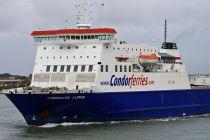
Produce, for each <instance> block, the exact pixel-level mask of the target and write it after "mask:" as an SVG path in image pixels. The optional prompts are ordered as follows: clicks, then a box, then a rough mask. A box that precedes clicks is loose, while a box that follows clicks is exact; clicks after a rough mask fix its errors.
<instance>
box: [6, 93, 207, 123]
mask: <svg viewBox="0 0 210 140" xmlns="http://www.w3.org/2000/svg"><path fill="white" fill-rule="evenodd" d="M6 96H7V97H8V98H9V100H10V101H11V102H12V103H13V104H14V105H15V106H16V107H17V109H18V110H19V111H20V112H21V114H22V115H23V117H24V118H25V120H26V122H27V124H28V125H36V126H40V125H44V124H47V123H63V122H104V121H124V120H145V119H160V118H168V117H181V116H189V115H201V114H208V113H210V89H200V90H168V91H145V92H142V91H141V92H140V91H139V92H120V93H114V92H113V93H75V94H67V93H55V94H34V93H32V94H6Z"/></svg>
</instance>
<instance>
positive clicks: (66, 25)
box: [65, 19, 68, 29]
mask: <svg viewBox="0 0 210 140" xmlns="http://www.w3.org/2000/svg"><path fill="white" fill-rule="evenodd" d="M67 28H68V20H67V19H66V23H65V29H67Z"/></svg>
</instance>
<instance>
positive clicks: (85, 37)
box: [34, 35, 114, 42]
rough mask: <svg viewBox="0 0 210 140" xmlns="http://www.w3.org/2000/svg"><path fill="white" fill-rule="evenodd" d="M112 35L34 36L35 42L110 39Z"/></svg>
mask: <svg viewBox="0 0 210 140" xmlns="http://www.w3.org/2000/svg"><path fill="white" fill-rule="evenodd" d="M113 38H114V36H113V35H65V36H64V35H62V36H49V37H34V41H35V42H42V41H56V40H63V41H67V40H90V39H99V40H112V39H113Z"/></svg>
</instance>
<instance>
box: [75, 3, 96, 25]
mask: <svg viewBox="0 0 210 140" xmlns="http://www.w3.org/2000/svg"><path fill="white" fill-rule="evenodd" d="M96 5H99V3H97V2H93V1H91V0H80V2H76V3H75V8H77V11H78V13H77V15H76V17H77V23H76V26H77V27H78V28H82V29H88V28H91V26H92V25H91V24H90V21H91V20H92V19H93V14H94V9H93V7H94V6H96Z"/></svg>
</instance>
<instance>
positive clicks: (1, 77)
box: [0, 73, 31, 90]
mask: <svg viewBox="0 0 210 140" xmlns="http://www.w3.org/2000/svg"><path fill="white" fill-rule="evenodd" d="M30 82H31V76H29V77H27V76H20V75H11V74H8V73H5V74H0V90H3V89H10V88H18V87H26V86H29V85H30Z"/></svg>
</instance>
